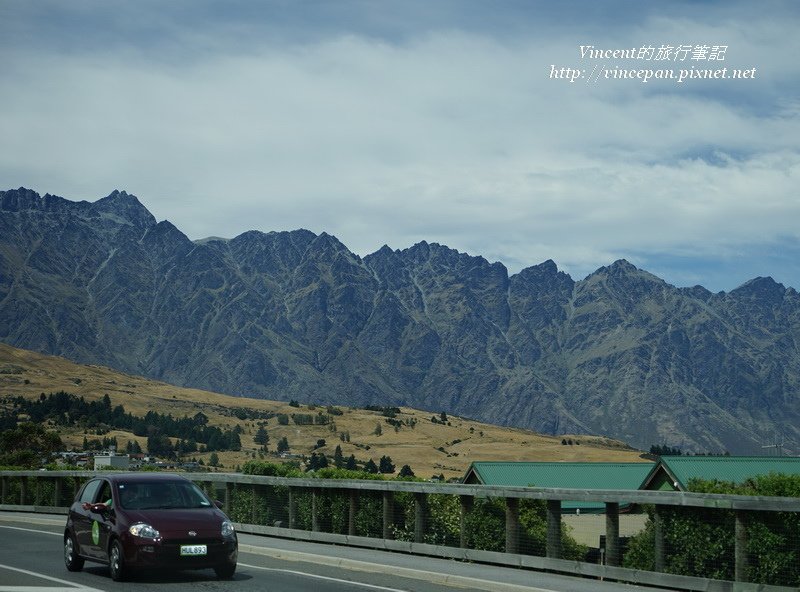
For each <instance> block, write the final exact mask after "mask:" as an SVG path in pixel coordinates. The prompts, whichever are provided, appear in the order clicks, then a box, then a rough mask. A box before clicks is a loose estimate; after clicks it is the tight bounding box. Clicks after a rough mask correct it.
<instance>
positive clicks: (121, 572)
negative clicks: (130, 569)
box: [108, 541, 127, 582]
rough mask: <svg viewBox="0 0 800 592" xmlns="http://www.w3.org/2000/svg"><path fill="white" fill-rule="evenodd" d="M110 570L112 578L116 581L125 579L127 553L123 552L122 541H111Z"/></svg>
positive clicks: (109, 551)
mask: <svg viewBox="0 0 800 592" xmlns="http://www.w3.org/2000/svg"><path fill="white" fill-rule="evenodd" d="M108 571H109V572H110V573H111V579H112V580H114V581H115V582H121V581H123V580H124V579H125V576H126V575H127V573H126V569H125V554H124V553H123V552H122V543H120V542H119V541H114V542H113V543H111V548H110V549H109V550H108Z"/></svg>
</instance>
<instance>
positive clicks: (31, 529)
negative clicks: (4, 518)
mask: <svg viewBox="0 0 800 592" xmlns="http://www.w3.org/2000/svg"><path fill="white" fill-rule="evenodd" d="M0 528H8V529H9V530H24V531H25V532H38V533H39V534H49V535H53V536H57V537H60V536H64V533H62V532H50V531H47V530H36V529H35V528H22V527H21V526H3V525H2V524H0ZM0 592H2V590H0Z"/></svg>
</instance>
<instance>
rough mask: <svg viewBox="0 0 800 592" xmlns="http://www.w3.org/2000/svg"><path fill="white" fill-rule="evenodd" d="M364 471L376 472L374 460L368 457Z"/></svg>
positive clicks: (376, 466) (376, 467)
mask: <svg viewBox="0 0 800 592" xmlns="http://www.w3.org/2000/svg"><path fill="white" fill-rule="evenodd" d="M364 471H365V472H367V473H372V474H377V473H378V465H376V464H375V461H374V460H372V459H369V460H368V461H367V463H366V464H365V465H364Z"/></svg>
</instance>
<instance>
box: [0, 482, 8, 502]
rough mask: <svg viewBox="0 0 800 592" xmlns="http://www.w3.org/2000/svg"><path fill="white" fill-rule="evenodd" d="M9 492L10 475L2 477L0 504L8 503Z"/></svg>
mask: <svg viewBox="0 0 800 592" xmlns="http://www.w3.org/2000/svg"><path fill="white" fill-rule="evenodd" d="M7 493H8V477H2V478H0V504H4V503H6V494H7Z"/></svg>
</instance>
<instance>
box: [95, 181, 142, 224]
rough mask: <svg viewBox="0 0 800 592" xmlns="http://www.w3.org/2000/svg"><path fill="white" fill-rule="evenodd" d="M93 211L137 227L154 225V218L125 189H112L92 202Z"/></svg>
mask: <svg viewBox="0 0 800 592" xmlns="http://www.w3.org/2000/svg"><path fill="white" fill-rule="evenodd" d="M92 209H93V210H94V211H95V212H98V213H102V214H107V215H110V216H113V217H115V218H117V219H118V220H119V221H120V222H122V223H125V224H130V225H132V226H136V227H139V228H149V227H151V226H155V225H156V219H155V217H154V216H153V214H151V213H150V211H149V210H148V209H147V208H146V207H144V205H142V203H141V202H140V201H139V199H138V198H137V197H136V196H135V195H132V194H130V193H127V192H126V191H119V190H116V189H115V190H114V191H112V192H111V193H109V194H108V195H107V196H106V197H104V198H102V199H99V200H97V201H96V202H94V204H92Z"/></svg>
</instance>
